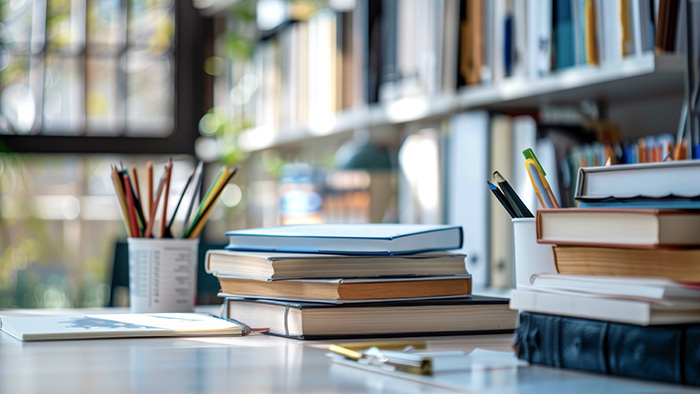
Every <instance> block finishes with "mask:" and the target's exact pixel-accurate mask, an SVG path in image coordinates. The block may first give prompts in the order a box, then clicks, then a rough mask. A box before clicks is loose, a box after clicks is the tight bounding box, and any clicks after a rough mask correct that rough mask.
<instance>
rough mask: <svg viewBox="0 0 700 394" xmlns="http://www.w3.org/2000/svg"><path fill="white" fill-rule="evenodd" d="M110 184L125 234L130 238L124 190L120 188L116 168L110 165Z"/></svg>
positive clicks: (120, 184) (120, 183)
mask: <svg viewBox="0 0 700 394" xmlns="http://www.w3.org/2000/svg"><path fill="white" fill-rule="evenodd" d="M112 183H113V184H114V192H115V193H116V194H117V199H118V200H119V206H120V208H121V211H122V218H123V219H124V225H125V226H126V234H127V235H128V236H129V237H131V236H132V233H131V231H132V230H131V223H130V221H129V210H128V209H127V208H126V198H125V196H124V189H123V188H122V182H121V181H120V180H119V174H117V168H116V167H114V165H112Z"/></svg>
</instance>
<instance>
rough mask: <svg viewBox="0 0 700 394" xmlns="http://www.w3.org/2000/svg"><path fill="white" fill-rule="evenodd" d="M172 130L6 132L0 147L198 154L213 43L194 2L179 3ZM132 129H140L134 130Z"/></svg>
mask: <svg viewBox="0 0 700 394" xmlns="http://www.w3.org/2000/svg"><path fill="white" fill-rule="evenodd" d="M174 3H175V36H174V47H173V57H174V70H173V72H174V95H175V97H174V108H173V111H174V112H173V130H172V132H171V133H170V134H169V135H168V136H165V137H133V136H132V137H130V136H127V135H126V129H125V127H126V126H125V125H124V126H122V128H121V130H119V131H120V133H119V135H116V136H100V135H95V136H90V135H86V125H85V124H84V125H83V126H82V128H81V129H80V130H78V135H56V134H48V135H47V134H36V135H20V134H2V135H0V151H9V152H13V153H67V154H95V153H97V154H105V153H108V154H190V155H194V152H195V148H194V145H195V140H196V139H197V136H198V135H199V133H198V131H197V130H198V123H199V119H200V118H201V117H202V116H203V115H204V114H205V113H206V109H207V108H208V107H207V104H210V103H208V102H209V101H211V100H209V99H208V98H207V96H205V94H204V93H205V91H204V84H205V77H204V72H203V70H202V64H203V63H204V59H205V52H206V51H207V47H208V46H207V45H203V43H209V42H210V40H209V39H208V38H209V35H210V29H209V28H208V27H209V26H210V24H211V20H210V19H208V18H204V17H202V16H201V15H200V13H199V11H198V10H197V9H196V8H195V7H194V5H193V4H192V2H190V1H179V0H176V1H175V2H174ZM129 132H130V134H135V133H138V130H137V129H130V130H129Z"/></svg>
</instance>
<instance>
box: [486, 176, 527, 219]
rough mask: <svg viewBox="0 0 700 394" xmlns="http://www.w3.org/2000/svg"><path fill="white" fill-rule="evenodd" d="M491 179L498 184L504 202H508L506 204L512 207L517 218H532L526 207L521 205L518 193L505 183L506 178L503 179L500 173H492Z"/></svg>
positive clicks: (523, 204) (521, 201)
mask: <svg viewBox="0 0 700 394" xmlns="http://www.w3.org/2000/svg"><path fill="white" fill-rule="evenodd" d="M493 178H494V179H495V180H496V182H497V183H498V186H500V188H501V191H503V195H505V197H506V200H508V202H509V203H510V206H511V207H513V211H514V212H515V214H516V216H517V217H519V218H531V217H534V216H533V215H532V212H530V210H529V209H527V207H526V206H525V203H523V200H521V199H520V197H519V196H518V193H516V192H515V190H513V188H512V187H511V186H510V184H509V183H508V181H506V178H504V177H503V175H501V173H500V172H498V171H494V172H493Z"/></svg>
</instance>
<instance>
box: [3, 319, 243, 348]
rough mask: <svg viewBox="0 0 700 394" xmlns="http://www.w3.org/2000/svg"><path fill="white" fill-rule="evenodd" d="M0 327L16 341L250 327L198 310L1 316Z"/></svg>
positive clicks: (233, 331)
mask: <svg viewBox="0 0 700 394" xmlns="http://www.w3.org/2000/svg"><path fill="white" fill-rule="evenodd" d="M0 328H1V329H2V331H4V332H6V333H7V334H9V335H11V336H13V337H15V338H17V339H19V340H20V341H47V340H59V339H101V338H130V337H174V336H212V335H244V334H248V333H250V327H248V326H246V325H243V324H241V323H239V322H237V321H234V320H230V319H222V318H220V317H216V316H214V315H209V314H202V313H128V314H97V315H84V316H5V317H2V318H0Z"/></svg>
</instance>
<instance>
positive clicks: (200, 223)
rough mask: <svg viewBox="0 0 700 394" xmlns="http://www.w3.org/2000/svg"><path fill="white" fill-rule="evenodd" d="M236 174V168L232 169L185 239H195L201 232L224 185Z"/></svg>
mask: <svg viewBox="0 0 700 394" xmlns="http://www.w3.org/2000/svg"><path fill="white" fill-rule="evenodd" d="M236 172H238V167H235V168H233V169H232V170H231V171H230V172H229V175H228V176H227V177H226V179H225V180H224V181H223V182H222V183H221V184H220V187H219V188H218V189H217V190H216V191H215V193H214V196H213V198H212V200H211V203H210V204H209V205H207V208H206V209H205V211H204V213H203V214H202V216H201V217H200V218H199V221H198V222H197V223H196V224H195V226H194V228H193V229H192V231H190V232H189V234H188V235H187V238H190V239H192V238H197V237H198V236H199V233H200V232H201V231H202V228H204V225H205V224H206V223H207V220H208V219H209V215H211V213H212V211H213V210H214V206H215V205H216V203H217V201H219V196H220V195H221V193H222V192H223V190H224V189H225V188H226V185H227V184H228V183H229V181H230V180H231V179H232V178H233V176H234V175H236Z"/></svg>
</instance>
